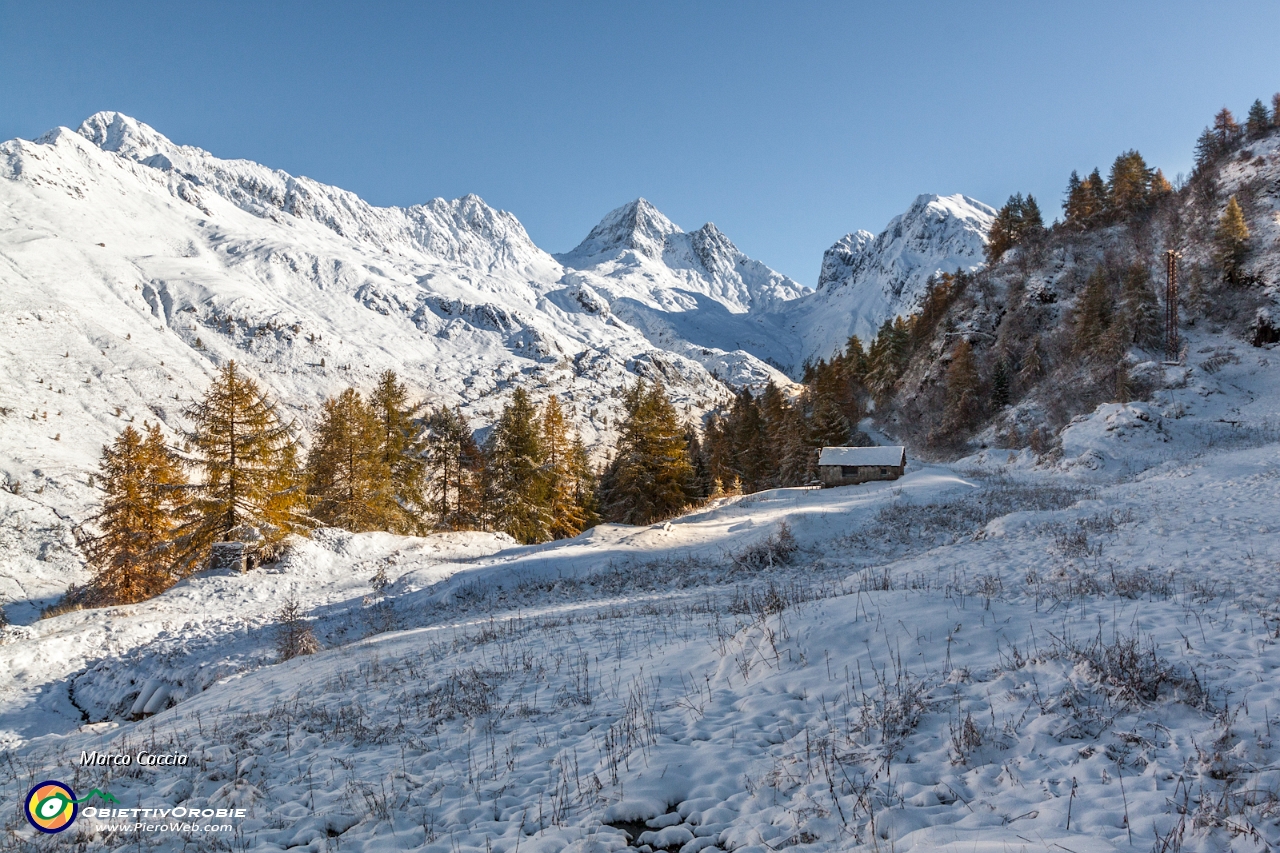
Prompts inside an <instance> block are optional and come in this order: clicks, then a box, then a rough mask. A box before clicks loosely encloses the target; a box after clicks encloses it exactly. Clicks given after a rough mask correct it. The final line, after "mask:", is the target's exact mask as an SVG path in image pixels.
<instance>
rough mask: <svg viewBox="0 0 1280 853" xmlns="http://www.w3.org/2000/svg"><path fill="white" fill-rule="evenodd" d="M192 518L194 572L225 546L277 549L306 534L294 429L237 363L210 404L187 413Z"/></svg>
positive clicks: (188, 541) (185, 544)
mask: <svg viewBox="0 0 1280 853" xmlns="http://www.w3.org/2000/svg"><path fill="white" fill-rule="evenodd" d="M187 415H188V417H190V418H191V420H192V422H193V424H194V429H193V430H192V431H191V432H190V433H189V435H188V439H189V441H190V443H191V445H192V448H193V459H192V465H193V467H194V468H195V469H196V471H197V472H198V473H199V474H200V478H199V482H198V483H197V484H196V485H195V486H194V487H193V491H194V500H193V501H192V505H191V506H192V509H193V511H194V518H193V519H192V520H191V521H190V522H188V523H187V524H186V525H184V526H183V528H182V530H181V540H180V541H181V546H182V552H183V556H184V559H185V560H186V561H187V562H188V564H189V565H192V566H194V565H195V564H197V563H198V562H199V561H200V560H203V559H204V558H205V556H207V554H208V553H209V548H210V546H212V545H213V543H215V542H222V541H229V540H235V541H245V542H250V543H258V544H259V545H265V546H266V547H267V548H269V549H270V548H273V547H275V546H277V545H278V544H279V543H280V542H281V541H282V540H283V539H284V537H285V536H287V535H289V534H290V533H300V532H303V531H305V530H306V529H307V527H308V519H307V516H306V514H305V511H304V509H305V495H304V492H303V489H302V476H301V471H300V470H299V465H298V447H297V442H296V440H295V438H294V432H293V425H292V424H291V423H285V422H284V421H283V420H282V419H281V417H280V415H279V413H278V412H277V410H276V406H275V403H273V402H272V401H271V400H270V399H268V397H267V396H266V394H265V393H263V391H262V389H261V388H259V387H258V384H257V383H256V382H254V381H253V380H252V379H251V378H249V377H248V376H246V375H245V374H244V372H243V371H242V370H240V369H239V367H238V366H237V365H236V363H235V362H234V361H230V362H228V363H227V365H226V367H224V368H223V369H222V370H221V371H220V372H219V373H218V376H217V378H216V379H214V381H213V384H212V385H211V386H210V387H209V390H208V392H206V393H205V396H204V399H203V400H201V401H200V402H198V403H196V404H195V405H193V406H192V407H191V408H190V409H189V410H188V412H187Z"/></svg>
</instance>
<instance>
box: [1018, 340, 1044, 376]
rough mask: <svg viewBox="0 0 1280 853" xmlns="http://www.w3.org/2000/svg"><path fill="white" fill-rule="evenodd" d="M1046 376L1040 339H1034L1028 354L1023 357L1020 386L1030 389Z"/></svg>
mask: <svg viewBox="0 0 1280 853" xmlns="http://www.w3.org/2000/svg"><path fill="white" fill-rule="evenodd" d="M1042 375H1044V356H1042V355H1041V354H1040V339H1039V338H1032V340H1031V345H1030V346H1029V347H1027V353H1026V355H1024V356H1023V357H1022V367H1021V369H1019V370H1018V384H1019V385H1021V386H1022V387H1023V388H1027V387H1030V386H1032V385H1034V384H1035V383H1036V380H1038V379H1039V378H1040V377H1041V376H1042Z"/></svg>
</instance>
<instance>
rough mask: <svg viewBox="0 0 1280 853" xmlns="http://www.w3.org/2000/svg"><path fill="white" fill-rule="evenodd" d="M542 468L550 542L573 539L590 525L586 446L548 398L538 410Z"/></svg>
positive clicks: (556, 402)
mask: <svg viewBox="0 0 1280 853" xmlns="http://www.w3.org/2000/svg"><path fill="white" fill-rule="evenodd" d="M539 423H540V426H541V428H542V453H543V468H544V470H545V474H546V478H547V508H548V510H549V511H550V514H551V523H550V534H551V538H552V539H566V538H568V537H570V536H577V535H578V534H579V533H581V532H582V531H583V530H585V529H586V528H587V527H588V526H589V524H590V523H591V521H592V518H591V517H592V511H591V510H592V507H591V505H592V503H593V497H594V492H595V489H594V483H593V480H594V477H593V475H592V473H591V465H590V462H589V461H588V456H587V453H586V446H585V445H583V444H582V439H581V438H580V437H579V436H578V432H577V430H575V429H573V428H572V427H570V426H569V424H568V423H567V422H566V420H565V417H564V409H563V408H562V407H561V405H560V401H559V400H558V399H556V397H555V395H552V396H551V397H550V398H549V399H548V400H547V403H546V405H545V406H544V407H543V409H542V417H541V418H540V419H539Z"/></svg>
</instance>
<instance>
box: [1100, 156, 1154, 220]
mask: <svg viewBox="0 0 1280 853" xmlns="http://www.w3.org/2000/svg"><path fill="white" fill-rule="evenodd" d="M1107 190H1108V196H1109V198H1110V200H1111V210H1112V212H1113V213H1114V214H1115V215H1116V216H1119V217H1126V216H1129V215H1131V214H1133V213H1135V212H1136V211H1139V210H1141V209H1143V208H1145V207H1146V206H1147V203H1148V201H1149V200H1150V196H1151V170H1150V169H1149V168H1148V167H1147V163H1146V161H1145V160H1143V159H1142V155H1141V154H1139V153H1138V152H1137V151H1126V152H1124V153H1123V154H1121V155H1120V156H1119V157H1117V158H1116V160H1115V162H1114V163H1113V164H1112V165H1111V176H1110V179H1109V180H1108V181H1107Z"/></svg>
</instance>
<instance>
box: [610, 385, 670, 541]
mask: <svg viewBox="0 0 1280 853" xmlns="http://www.w3.org/2000/svg"><path fill="white" fill-rule="evenodd" d="M624 405H625V407H626V412H627V414H626V418H625V419H624V421H623V423H622V435H621V437H620V438H619V440H618V450H617V454H616V455H615V456H614V458H613V461H612V462H610V463H609V465H608V467H606V469H605V472H604V476H603V477H602V478H601V483H600V505H601V510H602V515H603V516H604V517H605V518H606V519H608V520H610V521H617V522H622V523H623V524H651V523H653V522H654V521H658V520H660V519H663V518H669V517H670V516H672V515H675V514H676V513H678V512H679V511H680V510H682V509H684V508H685V507H686V506H688V505H689V503H690V502H691V501H692V493H693V485H692V482H691V481H692V479H693V466H692V464H691V463H690V461H689V458H688V456H687V451H686V445H685V441H684V430H683V429H681V427H680V423H679V421H678V420H677V418H676V411H675V408H674V407H673V406H672V405H671V401H670V400H668V399H667V394H666V391H665V390H664V389H663V388H662V386H661V385H656V384H655V385H653V386H651V387H650V386H646V385H645V383H644V382H643V381H639V382H637V383H636V385H635V387H633V388H631V389H630V390H628V391H627V393H626V397H625V398H624Z"/></svg>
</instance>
